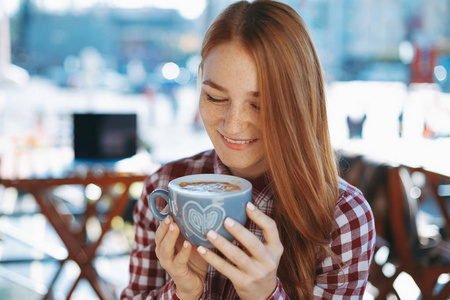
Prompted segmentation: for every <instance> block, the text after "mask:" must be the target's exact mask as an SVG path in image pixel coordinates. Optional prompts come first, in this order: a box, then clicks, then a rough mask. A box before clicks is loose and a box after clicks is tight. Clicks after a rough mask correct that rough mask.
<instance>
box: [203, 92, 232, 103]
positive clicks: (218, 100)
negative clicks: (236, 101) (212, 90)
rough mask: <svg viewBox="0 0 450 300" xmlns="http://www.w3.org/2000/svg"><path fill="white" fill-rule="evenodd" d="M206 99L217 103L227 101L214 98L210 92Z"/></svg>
mask: <svg viewBox="0 0 450 300" xmlns="http://www.w3.org/2000/svg"><path fill="white" fill-rule="evenodd" d="M206 99H208V100H209V101H211V102H215V103H220V102H225V101H227V99H217V98H213V97H212V96H211V95H210V94H206Z"/></svg>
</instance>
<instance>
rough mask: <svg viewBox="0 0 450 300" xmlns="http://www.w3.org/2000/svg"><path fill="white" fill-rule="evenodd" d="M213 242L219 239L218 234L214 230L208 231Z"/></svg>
mask: <svg viewBox="0 0 450 300" xmlns="http://www.w3.org/2000/svg"><path fill="white" fill-rule="evenodd" d="M206 235H207V236H208V237H209V238H210V239H211V240H215V239H217V233H216V232H215V231H213V230H210V231H208V233H207V234H206Z"/></svg>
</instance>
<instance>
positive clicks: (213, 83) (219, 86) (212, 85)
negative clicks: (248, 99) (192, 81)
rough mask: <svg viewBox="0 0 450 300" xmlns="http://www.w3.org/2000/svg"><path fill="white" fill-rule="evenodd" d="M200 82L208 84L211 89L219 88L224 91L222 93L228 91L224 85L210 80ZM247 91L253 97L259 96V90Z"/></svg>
mask: <svg viewBox="0 0 450 300" xmlns="http://www.w3.org/2000/svg"><path fill="white" fill-rule="evenodd" d="M202 83H203V84H204V85H208V86H210V87H212V88H213V89H216V90H219V91H221V92H224V93H226V92H228V90H227V89H226V88H225V87H223V86H221V85H219V84H217V83H215V82H214V81H212V80H209V79H207V80H205V81H203V82H202ZM248 93H249V95H250V96H252V97H255V98H257V97H259V92H248Z"/></svg>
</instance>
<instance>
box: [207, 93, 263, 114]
mask: <svg viewBox="0 0 450 300" xmlns="http://www.w3.org/2000/svg"><path fill="white" fill-rule="evenodd" d="M205 95H206V99H208V100H209V101H211V102H214V103H221V102H225V101H227V99H216V98H213V97H211V95H210V94H205ZM252 107H253V108H254V109H255V110H257V111H259V110H260V109H261V107H260V106H259V105H256V104H252Z"/></svg>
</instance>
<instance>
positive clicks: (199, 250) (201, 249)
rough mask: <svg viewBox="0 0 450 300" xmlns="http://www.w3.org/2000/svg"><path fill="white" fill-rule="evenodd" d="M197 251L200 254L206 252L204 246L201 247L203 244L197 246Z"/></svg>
mask: <svg viewBox="0 0 450 300" xmlns="http://www.w3.org/2000/svg"><path fill="white" fill-rule="evenodd" d="M197 251H198V253H200V254H202V255H205V254H206V249H205V247H203V246H198V247H197Z"/></svg>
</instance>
